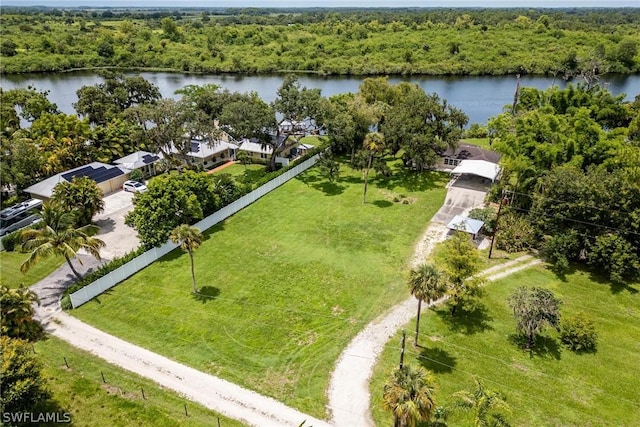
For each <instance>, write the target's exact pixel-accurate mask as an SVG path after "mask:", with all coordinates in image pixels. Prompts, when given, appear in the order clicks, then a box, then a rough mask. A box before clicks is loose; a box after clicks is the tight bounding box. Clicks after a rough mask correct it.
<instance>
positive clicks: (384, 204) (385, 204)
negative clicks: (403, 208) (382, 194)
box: [371, 200, 393, 208]
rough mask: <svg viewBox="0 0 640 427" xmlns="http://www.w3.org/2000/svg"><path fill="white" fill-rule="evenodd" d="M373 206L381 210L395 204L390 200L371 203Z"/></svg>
mask: <svg viewBox="0 0 640 427" xmlns="http://www.w3.org/2000/svg"><path fill="white" fill-rule="evenodd" d="M371 204H373V205H375V206H377V207H379V208H388V207H389V206H393V203H392V202H390V201H388V200H376V201H374V202H371Z"/></svg>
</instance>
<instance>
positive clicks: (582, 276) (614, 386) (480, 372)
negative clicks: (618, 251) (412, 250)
mask: <svg viewBox="0 0 640 427" xmlns="http://www.w3.org/2000/svg"><path fill="white" fill-rule="evenodd" d="M523 285H526V286H527V287H529V288H532V287H539V288H543V289H546V290H548V291H551V292H553V294H554V295H555V296H556V298H558V299H560V300H562V302H563V304H562V320H561V324H562V322H564V321H565V320H567V319H568V318H573V317H574V316H577V315H578V314H579V313H581V312H582V313H588V317H589V318H590V320H591V322H592V323H593V325H594V327H595V329H596V331H597V347H596V349H595V350H589V351H582V352H575V351H573V350H571V349H569V348H566V347H565V345H563V342H562V341H561V339H562V338H561V337H562V332H556V331H555V330H554V329H552V328H550V329H548V330H547V331H546V332H545V333H544V334H540V335H537V337H536V340H535V345H534V346H533V347H532V348H531V349H529V350H527V349H523V347H522V346H521V345H520V344H521V343H522V340H521V338H520V335H519V334H518V333H517V331H516V321H515V320H514V317H513V311H512V309H511V307H510V306H509V304H508V299H509V296H510V295H511V294H512V293H513V292H514V291H515V290H516V289H517V288H518V287H520V286H523ZM639 286H640V283H638V282H635V283H633V282H630V283H628V284H627V285H616V284H612V283H611V282H609V281H607V280H606V278H605V277H603V276H602V275H600V274H598V272H595V271H590V270H588V269H572V270H571V271H570V272H567V274H566V275H565V276H564V277H563V278H559V277H557V276H556V274H555V273H554V272H553V271H552V270H551V269H547V268H545V267H544V266H538V267H532V268H529V269H527V270H524V271H521V272H517V273H514V274H512V275H510V276H507V277H505V278H503V279H500V280H497V281H495V282H490V283H488V284H487V285H485V292H484V294H483V296H482V297H480V298H479V299H478V300H477V301H476V303H475V307H474V309H473V310H470V311H468V312H467V313H465V312H460V313H459V315H456V317H453V318H452V317H451V315H450V313H449V309H448V308H447V307H446V306H436V307H435V308H433V309H431V310H429V311H427V312H426V313H423V321H422V326H421V328H420V341H421V347H420V348H417V349H414V348H412V347H407V349H406V352H405V363H407V364H414V365H417V366H422V367H423V368H425V369H428V370H430V371H432V372H433V374H434V381H435V383H436V384H437V386H438V390H437V394H436V398H437V401H438V405H439V406H442V407H444V408H447V409H448V410H447V411H446V412H448V416H447V420H446V423H447V425H449V426H459V425H460V426H462V425H474V418H475V415H474V412H473V411H470V412H465V411H458V410H455V409H454V408H453V407H454V403H455V402H456V400H457V399H456V397H455V396H454V394H455V393H458V392H460V391H461V390H468V391H469V392H471V393H473V387H470V386H471V385H472V384H474V378H477V379H478V380H480V382H481V383H482V384H483V387H484V388H485V389H486V390H488V391H499V392H500V396H501V398H502V399H504V401H506V402H507V404H508V405H509V407H510V409H511V410H510V411H509V412H504V413H503V414H504V415H505V416H506V418H507V420H508V422H509V423H510V424H511V425H514V426H516V425H545V426H551V425H581V424H583V423H584V420H591V421H592V422H593V423H597V424H600V425H609V424H611V420H615V421H614V424H616V425H618V424H619V425H625V424H633V423H634V422H635V420H636V419H639V418H640V409H639V408H638V406H637V405H636V403H635V401H636V399H635V394H636V393H635V390H637V387H638V379H637V375H636V372H635V366H636V365H637V364H638V363H640V356H639V355H638V353H637V352H636V351H635V348H636V345H637V343H638V341H639V340H640V317H639V316H640V299H639V298H638V290H639ZM405 295H408V292H407V293H406V294H405ZM412 326H413V321H411V322H410V323H408V324H407V325H405V326H404V328H411V327H412ZM561 328H562V326H561ZM399 339H400V333H399V332H398V333H397V334H396V335H395V336H394V337H393V338H392V339H391V340H390V341H389V343H388V344H387V345H386V346H385V349H384V350H383V353H382V355H381V357H380V361H379V363H378V364H377V366H376V368H375V371H374V374H373V378H372V381H371V385H370V391H371V396H372V397H371V399H372V400H371V405H372V410H373V416H374V419H375V421H376V424H377V425H391V424H392V422H393V421H392V416H391V414H390V413H389V412H388V411H387V410H385V409H384V406H383V400H382V393H383V388H384V384H385V382H386V380H387V377H388V373H389V372H391V370H392V369H393V368H394V367H396V366H397V363H398V356H399V349H398V345H397V343H398V342H399ZM611 378H615V379H616V380H615V381H611ZM549 396H562V399H553V398H549ZM499 412H502V411H499ZM488 419H489V421H491V418H488ZM439 425H442V424H439Z"/></svg>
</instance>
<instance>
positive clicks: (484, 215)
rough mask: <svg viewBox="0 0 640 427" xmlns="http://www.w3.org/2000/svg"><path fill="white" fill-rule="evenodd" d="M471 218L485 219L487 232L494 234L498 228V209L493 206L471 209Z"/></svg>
mask: <svg viewBox="0 0 640 427" xmlns="http://www.w3.org/2000/svg"><path fill="white" fill-rule="evenodd" d="M469 218H471V219H477V220H480V221H483V222H484V225H483V228H484V230H485V231H486V232H487V234H493V231H494V230H495V229H496V211H495V209H493V208H492V207H486V208H475V209H471V212H469Z"/></svg>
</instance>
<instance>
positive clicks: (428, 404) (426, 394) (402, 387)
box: [382, 365, 436, 427]
mask: <svg viewBox="0 0 640 427" xmlns="http://www.w3.org/2000/svg"><path fill="white" fill-rule="evenodd" d="M433 394H434V386H433V378H432V376H431V374H430V373H429V372H428V371H426V370H424V369H423V368H420V367H418V368H413V367H411V365H404V366H403V367H402V368H396V369H394V370H393V372H392V373H391V376H390V377H389V379H388V380H387V383H386V384H385V385H384V391H383V394H382V399H383V401H382V404H383V407H384V409H387V410H390V411H391V412H393V416H394V426H396V427H397V426H400V427H405V426H407V425H408V426H411V427H414V426H415V425H416V424H417V423H422V422H425V421H429V419H431V417H432V416H433V413H434V411H435V408H436V405H435V401H434V396H433Z"/></svg>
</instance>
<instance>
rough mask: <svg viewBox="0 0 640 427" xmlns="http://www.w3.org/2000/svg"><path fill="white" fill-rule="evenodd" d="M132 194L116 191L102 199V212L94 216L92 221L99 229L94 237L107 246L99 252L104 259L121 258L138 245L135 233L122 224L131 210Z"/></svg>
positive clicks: (138, 241)
mask: <svg viewBox="0 0 640 427" xmlns="http://www.w3.org/2000/svg"><path fill="white" fill-rule="evenodd" d="M133 195H134V193H128V192H126V191H118V192H115V193H112V194H110V195H108V196H106V197H105V198H104V203H105V208H104V212H102V213H101V214H99V215H96V216H95V217H94V219H93V221H94V222H95V223H96V225H98V226H99V227H100V232H99V233H98V235H97V236H96V237H98V238H99V239H102V240H103V241H104V242H105V243H106V244H107V245H106V247H105V248H104V249H102V250H101V251H100V253H101V255H102V257H103V258H105V259H112V258H114V257H117V256H122V255H124V254H125V253H127V252H130V251H132V250H134V249H136V248H137V247H138V246H139V245H140V240H139V239H138V237H137V233H136V231H135V230H134V229H133V228H131V227H129V226H127V225H126V224H125V223H124V216H125V215H126V214H127V212H129V211H130V210H131V209H133V205H132V204H131V200H132V199H133Z"/></svg>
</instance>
